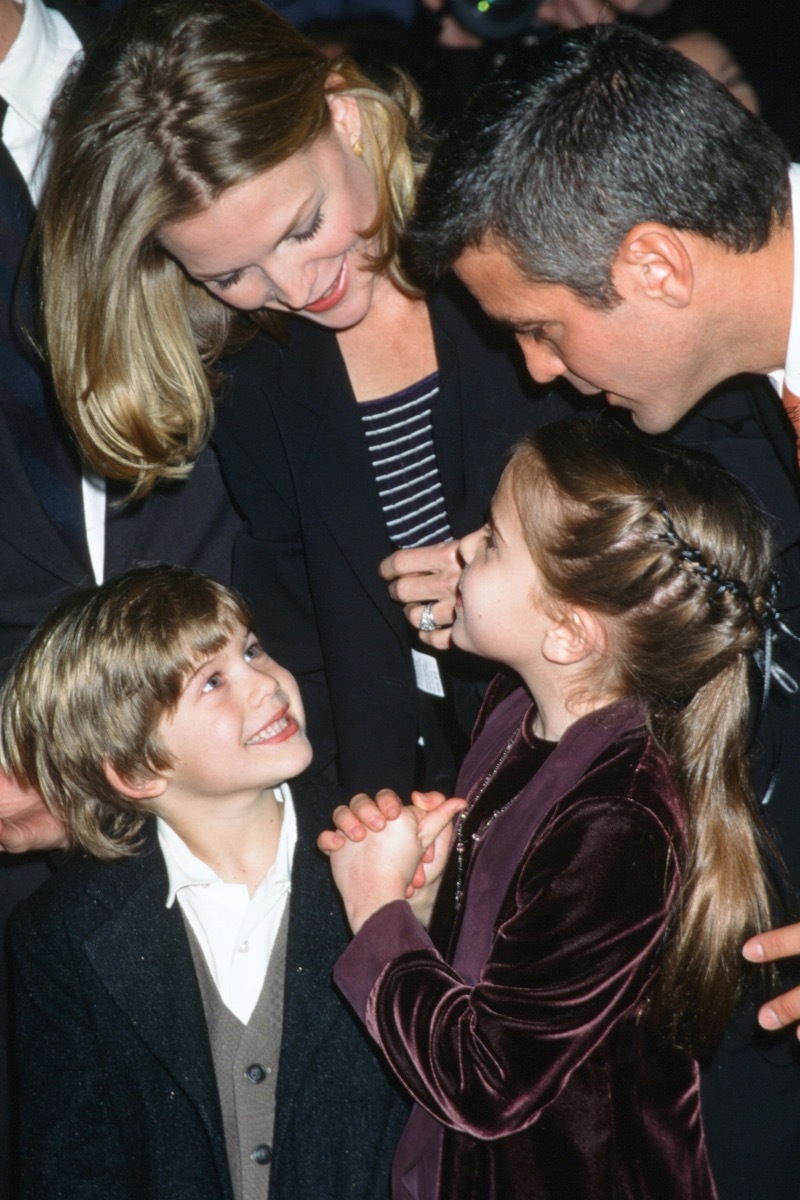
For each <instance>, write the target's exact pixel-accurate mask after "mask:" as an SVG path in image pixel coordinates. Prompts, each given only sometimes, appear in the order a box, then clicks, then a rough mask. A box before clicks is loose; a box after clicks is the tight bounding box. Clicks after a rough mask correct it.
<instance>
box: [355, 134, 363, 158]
mask: <svg viewBox="0 0 800 1200" xmlns="http://www.w3.org/2000/svg"><path fill="white" fill-rule="evenodd" d="M363 153H364V143H363V142H362V141H361V138H356V140H355V141H354V142H353V154H355V156H356V158H361V156H362V155H363Z"/></svg>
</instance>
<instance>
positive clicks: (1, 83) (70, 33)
mask: <svg viewBox="0 0 800 1200" xmlns="http://www.w3.org/2000/svg"><path fill="white" fill-rule="evenodd" d="M80 48H81V43H80V39H79V38H78V35H77V34H76V33H75V31H74V29H73V28H72V26H71V25H70V24H69V22H68V21H67V20H66V18H65V17H63V16H62V15H61V13H59V12H56V11H55V10H54V9H51V8H46V7H45V6H44V4H42V0H26V3H25V6H24V13H23V18H22V27H21V29H20V31H19V33H18V35H17V38H16V40H15V41H14V43H13V45H12V46H11V49H10V50H9V51H8V54H7V55H6V57H5V59H4V60H3V62H2V63H0V95H2V96H3V98H4V99H5V100H7V101H8V106H9V108H13V109H14V110H15V111H16V112H17V113H19V115H20V116H21V117H24V119H25V120H26V121H27V122H28V123H29V124H31V125H36V126H38V128H39V129H43V128H44V126H45V124H46V122H47V118H48V115H49V113H50V105H51V104H52V102H53V95H54V93H55V89H56V85H57V84H58V82H59V81H60V79H61V76H62V75H63V74H64V71H65V70H66V69H67V67H68V66H69V64H70V62H71V61H72V59H73V57H74V56H75V53H76V51H78V50H80Z"/></svg>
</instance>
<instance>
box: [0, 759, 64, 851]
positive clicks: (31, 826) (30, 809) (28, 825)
mask: <svg viewBox="0 0 800 1200" xmlns="http://www.w3.org/2000/svg"><path fill="white" fill-rule="evenodd" d="M66 844H67V839H66V834H65V832H64V827H63V825H62V824H61V822H60V821H58V820H57V819H56V818H55V817H54V816H53V814H52V813H51V812H50V811H49V809H48V808H46V806H45V803H44V800H42V798H41V796H40V795H39V793H38V792H36V791H34V790H33V789H32V788H23V787H20V785H19V784H18V783H17V781H16V780H15V779H13V778H12V777H11V776H10V775H6V773H5V771H0V850H5V851H7V852H8V853H9V854H24V853H26V852H27V851H28V850H61V849H62V848H63V847H64V846H66Z"/></svg>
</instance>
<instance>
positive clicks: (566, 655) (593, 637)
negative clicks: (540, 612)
mask: <svg viewBox="0 0 800 1200" xmlns="http://www.w3.org/2000/svg"><path fill="white" fill-rule="evenodd" d="M605 648H606V636H605V629H604V627H603V624H602V622H601V621H599V620H598V618H597V617H596V616H595V615H594V613H591V612H589V611H588V610H587V609H585V608H573V609H570V610H569V612H567V613H564V614H563V615H562V616H560V617H558V618H557V619H556V620H554V621H553V623H552V624H551V625H550V627H549V628H548V630H547V632H546V634H545V637H544V643H543V645H542V653H543V654H544V657H545V658H546V659H547V661H548V662H551V663H556V664H558V665H559V666H568V665H570V664H571V663H579V662H583V661H584V659H586V658H588V657H589V656H590V655H591V654H594V653H595V652H596V651H603V650H605Z"/></svg>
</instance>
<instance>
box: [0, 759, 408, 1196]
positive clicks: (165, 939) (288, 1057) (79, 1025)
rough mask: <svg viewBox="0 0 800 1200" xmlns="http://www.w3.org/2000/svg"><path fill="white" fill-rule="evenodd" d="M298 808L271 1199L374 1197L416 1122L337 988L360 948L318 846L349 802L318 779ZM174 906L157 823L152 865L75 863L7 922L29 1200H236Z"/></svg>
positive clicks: (306, 786)
mask: <svg viewBox="0 0 800 1200" xmlns="http://www.w3.org/2000/svg"><path fill="white" fill-rule="evenodd" d="M293 795H294V798H295V805H296V809H297V816H298V831H299V838H298V845H297V850H296V853H295V859H294V866H293V872H292V894H291V910H290V922H289V937H288V950H287V963H286V989H285V1001H284V1004H285V1008H284V1025H283V1038H282V1048H281V1058H280V1067H279V1073H278V1094H277V1116H276V1125H275V1134H274V1142H273V1151H274V1155H273V1161H272V1166H271V1172H272V1176H271V1185H270V1200H344V1198H345V1197H348V1198H353V1200H355V1198H360V1200H379V1198H380V1197H381V1196H386V1195H387V1193H388V1171H389V1165H390V1161H391V1156H392V1153H393V1149H394V1145H395V1143H396V1141H397V1138H398V1136H399V1133H400V1131H401V1129H402V1127H403V1124H404V1121H405V1119H406V1116H407V1108H406V1105H405V1102H403V1101H401V1100H400V1098H399V1096H398V1094H397V1093H396V1092H395V1091H394V1089H393V1088H392V1086H391V1085H390V1084H389V1083H388V1078H387V1076H386V1075H385V1073H384V1069H383V1067H382V1066H381V1065H380V1064H379V1062H378V1058H377V1055H376V1052H375V1051H374V1049H373V1047H372V1044H371V1042H370V1041H369V1039H368V1038H367V1037H366V1036H365V1035H364V1034H363V1033H362V1032H361V1030H360V1028H359V1026H358V1023H357V1022H356V1020H355V1018H354V1017H353V1016H352V1014H351V1013H350V1011H349V1009H348V1008H347V1007H346V1006H345V1004H344V1002H343V1001H342V1000H341V998H340V997H339V996H338V994H337V993H336V992H335V991H334V989H333V985H332V983H331V968H332V965H333V963H334V961H335V959H336V958H337V956H338V954H339V953H340V952H341V950H342V949H343V948H344V946H345V944H346V943H347V940H348V937H349V934H348V931H347V926H346V923H345V920H344V917H343V914H342V910H341V907H340V905H339V902H338V898H337V896H336V893H335V890H334V888H333V885H332V883H331V880H330V871H329V867H328V863H327V860H325V858H324V857H323V856H322V855H321V854H319V852H318V851H317V850H316V847H315V845H314V840H315V837H316V834H317V833H318V832H319V830H320V829H321V828H322V827H323V826H324V825H326V824H329V822H330V813H331V806H332V805H335V804H336V803H338V802H339V801H340V800H341V796H340V794H339V793H338V792H337V791H335V790H334V789H332V788H331V787H330V786H329V785H328V784H327V783H323V782H321V781H314V780H302V781H300V782H295V783H294V784H293ZM166 894H167V875H166V869H165V866H164V861H163V858H162V856H161V854H160V852H159V850H158V845H157V839H156V836H155V828H154V823H152V822H150V823H149V824H148V828H147V831H146V844H145V848H144V850H143V852H142V853H141V854H139V855H137V856H135V857H133V858H130V859H127V860H125V861H123V862H117V863H113V864H102V863H99V862H97V861H90V860H81V861H79V862H76V863H74V864H70V865H68V866H66V867H65V868H64V869H63V870H62V871H59V872H58V874H57V875H56V877H55V878H54V879H53V880H51V881H49V882H48V883H47V884H45V885H44V886H43V887H42V888H40V889H39V891H38V892H36V894H35V895H34V896H32V897H31V898H30V899H29V900H28V901H25V902H24V903H23V904H22V905H21V906H20V907H19V909H18V910H17V912H16V913H15V914H14V916H13V918H12V922H11V926H12V947H13V957H14V965H15V982H16V1010H17V1022H18V1037H17V1043H18V1065H19V1069H20V1082H21V1087H20V1093H21V1094H20V1126H21V1131H22V1132H21V1143H22V1154H21V1160H22V1161H21V1171H20V1178H21V1193H20V1194H21V1197H22V1200H49V1198H55V1197H65V1198H66V1197H69V1200H82V1198H89V1197H92V1198H93V1200H155V1198H159V1200H161V1198H162V1197H163V1200H232V1195H233V1193H232V1191H231V1184H230V1180H229V1177H228V1169H227V1161H226V1157H225V1143H224V1136H223V1130H222V1118H221V1113H220V1107H219V1100H218V1096H217V1088H216V1081H215V1077H214V1067H213V1063H212V1058H211V1051H210V1047H209V1042H208V1036H207V1032H206V1024H205V1018H204V1013H203V1004H202V1000H201V997H200V991H199V987H198V984H197V980H196V975H195V970H194V966H193V963H192V956H191V951H190V949H189V943H188V940H187V936H186V932H185V929H184V924H183V919H182V917H181V914H180V908H179V906H178V905H177V903H176V904H175V905H173V907H172V908H170V909H167V908H166V907H165V899H166ZM81 1059H82V1060H83V1065H82V1067H81V1069H80V1070H76V1069H75V1065H74V1064H75V1062H76V1060H77V1061H81Z"/></svg>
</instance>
